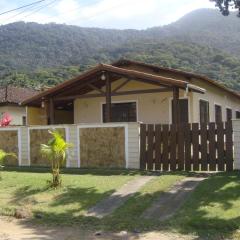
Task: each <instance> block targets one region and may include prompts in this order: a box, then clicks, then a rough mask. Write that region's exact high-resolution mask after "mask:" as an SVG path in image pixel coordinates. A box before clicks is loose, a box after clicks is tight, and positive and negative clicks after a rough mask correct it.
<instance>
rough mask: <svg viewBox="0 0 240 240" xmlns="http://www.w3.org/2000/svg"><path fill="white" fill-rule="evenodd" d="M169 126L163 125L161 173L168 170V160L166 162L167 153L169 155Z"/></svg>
mask: <svg viewBox="0 0 240 240" xmlns="http://www.w3.org/2000/svg"><path fill="white" fill-rule="evenodd" d="M168 141H169V125H163V159H162V160H163V171H168V170H169V160H168V153H169V146H168Z"/></svg>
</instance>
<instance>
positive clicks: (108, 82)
mask: <svg viewBox="0 0 240 240" xmlns="http://www.w3.org/2000/svg"><path fill="white" fill-rule="evenodd" d="M111 120H112V97H111V80H110V77H109V74H107V78H106V121H107V122H111Z"/></svg>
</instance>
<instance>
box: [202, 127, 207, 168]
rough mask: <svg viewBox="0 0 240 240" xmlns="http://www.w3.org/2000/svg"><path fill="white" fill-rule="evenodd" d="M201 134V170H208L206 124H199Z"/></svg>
mask: <svg viewBox="0 0 240 240" xmlns="http://www.w3.org/2000/svg"><path fill="white" fill-rule="evenodd" d="M200 136H201V171H207V170H208V160H207V124H206V123H202V124H201V130H200Z"/></svg>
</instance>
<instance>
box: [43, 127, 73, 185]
mask: <svg viewBox="0 0 240 240" xmlns="http://www.w3.org/2000/svg"><path fill="white" fill-rule="evenodd" d="M49 133H50V134H51V135H52V138H51V139H50V140H49V142H48V144H41V153H42V155H43V156H45V157H47V158H48V159H49V161H51V167H52V182H51V187H53V188H57V187H60V186H61V184H62V181H61V176H60V168H61V167H62V166H63V165H64V163H65V161H66V152H67V149H68V148H70V147H71V144H70V143H67V142H66V141H65V140H64V139H63V137H62V136H61V134H60V133H59V132H58V131H56V130H54V131H49Z"/></svg>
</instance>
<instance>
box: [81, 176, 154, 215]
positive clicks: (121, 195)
mask: <svg viewBox="0 0 240 240" xmlns="http://www.w3.org/2000/svg"><path fill="white" fill-rule="evenodd" d="M153 178H154V176H140V177H138V178H136V179H134V180H132V181H130V182H128V183H126V184H124V185H123V186H122V187H121V188H120V189H119V190H118V191H116V192H115V193H113V194H112V195H111V196H109V197H107V198H105V199H103V200H102V201H101V202H99V203H98V204H97V205H95V206H94V207H92V208H90V209H89V210H88V212H87V213H86V214H85V216H92V217H97V218H103V217H105V216H106V215H109V214H111V213H113V212H114V210H116V209H117V208H119V207H120V206H121V205H122V204H124V203H125V202H126V201H127V200H128V199H129V198H130V197H131V196H133V195H134V194H135V193H136V192H137V191H138V190H139V189H140V188H141V187H143V186H144V185H145V184H146V183H148V182H149V181H151V180H152V179H153Z"/></svg>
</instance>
